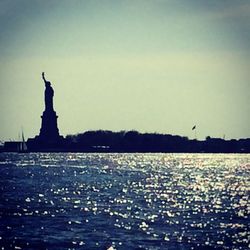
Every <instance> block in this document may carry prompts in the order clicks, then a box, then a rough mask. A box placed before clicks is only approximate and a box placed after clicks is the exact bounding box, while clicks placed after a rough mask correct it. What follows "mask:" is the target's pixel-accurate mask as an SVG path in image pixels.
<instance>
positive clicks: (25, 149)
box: [18, 131, 28, 153]
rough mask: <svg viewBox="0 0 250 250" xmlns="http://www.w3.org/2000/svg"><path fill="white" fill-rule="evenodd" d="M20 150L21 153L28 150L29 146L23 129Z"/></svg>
mask: <svg viewBox="0 0 250 250" xmlns="http://www.w3.org/2000/svg"><path fill="white" fill-rule="evenodd" d="M18 152H19V153H25V152H28V148H27V145H26V142H25V140H24V135H23V131H22V141H21V142H20V144H19V148H18Z"/></svg>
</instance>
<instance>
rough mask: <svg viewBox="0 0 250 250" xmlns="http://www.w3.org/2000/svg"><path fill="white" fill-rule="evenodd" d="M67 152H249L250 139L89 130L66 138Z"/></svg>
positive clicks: (65, 147)
mask: <svg viewBox="0 0 250 250" xmlns="http://www.w3.org/2000/svg"><path fill="white" fill-rule="evenodd" d="M64 150H66V151H73V152H170V153H171V152H173V153H174V152H188V153H197V152H205V153H249V152H250V139H240V140H235V139H233V140H223V139H220V138H211V137H207V138H206V140H205V141H198V140H189V139H188V138H187V137H182V136H178V135H169V134H156V133H139V132H137V131H120V132H112V131H106V130H98V131H87V132H84V133H80V134H77V135H68V136H66V138H65V146H64Z"/></svg>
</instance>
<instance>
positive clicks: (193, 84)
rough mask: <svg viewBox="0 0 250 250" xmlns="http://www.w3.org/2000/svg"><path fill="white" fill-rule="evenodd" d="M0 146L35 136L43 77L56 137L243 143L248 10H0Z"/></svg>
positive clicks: (91, 6)
mask: <svg viewBox="0 0 250 250" xmlns="http://www.w3.org/2000/svg"><path fill="white" fill-rule="evenodd" d="M0 23H1V25H0V118H1V121H0V140H8V139H17V137H18V133H19V132H20V131H21V127H23V130H24V133H25V136H26V138H27V137H34V136H35V135H37V134H38V133H39V130H40V126H41V118H40V116H41V114H42V112H43V110H44V83H43V81H42V79H41V72H42V71H45V73H46V77H47V79H48V80H50V81H51V82H52V86H53V88H54V91H55V96H54V106H55V110H56V112H57V114H58V116H59V118H58V125H59V130H60V133H61V134H62V135H67V134H74V133H79V132H83V131H86V130H95V129H108V130H113V131H120V130H131V129H135V130H138V131H140V132H159V133H168V134H178V135H184V136H188V137H189V138H193V137H194V133H193V131H191V128H192V126H193V125H195V124H196V126H197V136H198V138H199V139H204V138H205V137H206V136H211V137H223V135H225V137H226V139H230V138H246V137H250V1H248V0H245V1H244V0H237V1H235V0H209V1H207V0H123V1H122V0H102V1H101V0H99V1H96V0H81V1H80V0H72V1H69V0H67V1H66V0H53V1H49V0H43V1H40V0H13V1H9V0H0Z"/></svg>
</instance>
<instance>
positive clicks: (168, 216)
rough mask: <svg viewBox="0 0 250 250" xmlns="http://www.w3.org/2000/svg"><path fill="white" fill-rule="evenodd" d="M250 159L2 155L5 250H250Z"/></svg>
mask: <svg viewBox="0 0 250 250" xmlns="http://www.w3.org/2000/svg"><path fill="white" fill-rule="evenodd" d="M249 170H250V155H237V154H232V155H229V154H227V155H212V154H211V155H209V154H206V155H205V154H193V155H192V154H70V153H66V154H65V153H64V154H51V153H40V154H38V153H34V154H5V153H4V154H0V176H1V177H0V201H1V203H0V245H1V247H2V249H107V248H109V247H110V246H112V247H113V248H114V249H117V250H119V249H248V248H250V232H249V228H250V220H249V218H250V216H249V214H250V201H249V191H250V173H249Z"/></svg>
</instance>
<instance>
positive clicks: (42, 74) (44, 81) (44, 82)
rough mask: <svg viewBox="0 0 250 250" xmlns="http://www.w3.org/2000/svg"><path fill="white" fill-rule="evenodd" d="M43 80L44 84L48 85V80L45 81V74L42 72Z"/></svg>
mask: <svg viewBox="0 0 250 250" xmlns="http://www.w3.org/2000/svg"><path fill="white" fill-rule="evenodd" d="M42 78H43V80H44V83H45V84H46V82H47V81H46V79H45V76H44V72H42Z"/></svg>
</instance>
